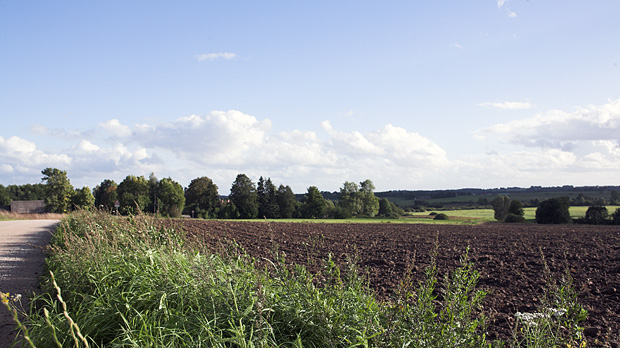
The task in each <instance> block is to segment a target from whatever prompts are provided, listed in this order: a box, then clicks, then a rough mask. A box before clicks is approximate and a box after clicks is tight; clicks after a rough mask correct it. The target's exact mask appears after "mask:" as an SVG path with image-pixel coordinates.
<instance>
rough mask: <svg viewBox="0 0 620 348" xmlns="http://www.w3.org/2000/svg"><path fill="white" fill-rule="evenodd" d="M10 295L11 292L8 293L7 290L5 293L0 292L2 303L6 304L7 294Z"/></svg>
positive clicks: (7, 301)
mask: <svg viewBox="0 0 620 348" xmlns="http://www.w3.org/2000/svg"><path fill="white" fill-rule="evenodd" d="M10 295H11V294H9V293H8V292H7V293H4V292H0V299H1V300H2V303H3V304H8V303H9V296H10Z"/></svg>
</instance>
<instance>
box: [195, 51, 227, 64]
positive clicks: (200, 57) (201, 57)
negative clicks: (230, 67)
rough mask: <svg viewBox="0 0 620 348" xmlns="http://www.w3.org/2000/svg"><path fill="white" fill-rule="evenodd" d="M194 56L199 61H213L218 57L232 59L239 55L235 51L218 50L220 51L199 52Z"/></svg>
mask: <svg viewBox="0 0 620 348" xmlns="http://www.w3.org/2000/svg"><path fill="white" fill-rule="evenodd" d="M194 57H195V58H196V60H198V61H199V62H203V61H205V60H208V61H213V60H216V59H225V60H231V59H235V58H236V57H237V55H236V54H235V53H230V52H218V53H204V54H197V55H195V56H194Z"/></svg>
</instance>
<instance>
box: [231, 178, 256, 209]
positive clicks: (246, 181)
mask: <svg viewBox="0 0 620 348" xmlns="http://www.w3.org/2000/svg"><path fill="white" fill-rule="evenodd" d="M229 198H230V201H231V203H233V204H234V205H235V207H236V208H237V211H238V212H239V217H240V218H242V219H253V218H255V217H256V216H257V215H258V201H257V196H256V186H254V183H253V182H252V180H250V178H249V177H248V176H247V175H245V174H239V175H237V178H236V179H235V182H233V184H232V187H231V188H230V196H229Z"/></svg>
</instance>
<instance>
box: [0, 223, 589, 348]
mask: <svg viewBox="0 0 620 348" xmlns="http://www.w3.org/2000/svg"><path fill="white" fill-rule="evenodd" d="M207 250H208V249H207V248H206V247H205V246H203V245H202V244H200V242H199V241H198V240H190V239H188V238H187V237H185V236H184V234H183V232H182V231H181V230H179V229H177V228H171V227H164V226H163V225H160V223H159V222H158V221H157V220H153V219H151V218H148V217H146V216H143V215H140V216H135V217H130V218H122V219H119V218H116V217H114V216H112V215H110V214H105V213H102V212H94V213H91V212H86V211H79V212H74V213H72V214H71V215H69V216H68V218H66V219H65V220H63V221H62V222H61V225H60V227H59V229H58V230H57V232H56V233H55V235H54V237H53V238H52V243H51V246H50V253H49V255H48V259H47V262H46V264H47V266H48V269H49V271H50V273H49V274H48V275H47V276H45V277H43V278H44V279H43V282H42V284H41V285H42V290H43V293H42V294H41V295H39V296H37V297H35V298H34V299H33V301H32V302H33V303H37V306H33V307H32V309H31V312H30V313H29V314H28V315H27V316H23V317H25V318H26V319H27V320H28V321H27V322H26V323H24V324H22V323H21V322H20V319H19V318H18V316H17V313H16V308H17V307H16V305H15V304H14V303H15V296H12V297H10V296H9V294H4V293H2V294H0V298H1V299H2V304H4V305H5V306H6V307H7V308H8V309H9V311H10V312H11V313H13V314H14V316H15V318H16V322H17V323H18V325H20V326H19V327H20V328H22V333H23V335H22V336H21V338H20V339H21V341H20V342H17V346H22V345H23V346H29V347H35V346H38V347H82V346H84V347H87V346H88V347H93V348H95V347H222V348H223V347H351V348H353V347H416V348H417V347H420V348H421V347H491V346H498V347H501V346H512V347H551V346H580V345H579V344H580V343H581V342H580V341H579V339H580V338H581V337H582V335H581V332H582V331H581V330H582V329H581V328H579V327H578V325H577V324H578V323H579V321H580V320H582V318H584V317H585V315H587V312H586V311H585V310H584V309H583V308H582V307H581V306H580V305H579V303H578V302H577V296H576V292H575V291H574V288H573V287H572V282H571V279H570V274H568V273H567V277H565V278H563V279H562V280H561V281H560V282H559V283H558V284H556V283H555V282H553V280H552V279H551V280H548V281H547V284H549V286H548V288H547V295H548V296H546V297H545V299H546V300H544V301H543V303H544V304H545V308H553V309H556V310H560V309H561V310H563V311H565V312H564V313H565V316H564V317H563V318H560V319H559V320H560V321H558V322H557V323H559V324H558V325H556V324H555V323H556V322H554V324H553V325H549V326H545V327H544V328H545V331H540V333H539V332H532V330H530V328H536V327H537V326H534V325H530V326H525V325H528V324H526V322H524V321H523V320H522V319H521V317H519V319H518V320H519V321H518V325H522V326H518V327H517V329H521V328H523V330H515V331H516V335H515V337H514V339H513V340H512V341H511V342H508V345H507V344H506V342H501V341H496V342H490V341H488V340H487V337H486V335H485V332H486V325H487V323H486V318H485V317H484V315H482V314H480V313H481V309H482V301H483V300H484V297H485V295H486V293H485V292H484V291H482V290H477V289H476V285H477V282H478V280H479V278H480V275H479V273H478V272H477V271H476V270H475V269H474V265H473V263H472V262H471V261H470V260H469V258H468V252H467V251H465V253H464V255H463V256H462V257H461V261H460V264H459V266H458V267H457V268H456V269H454V270H452V271H450V272H447V273H446V275H445V277H443V279H439V277H438V271H437V266H436V258H435V257H433V259H432V262H431V266H429V267H428V268H426V269H425V270H424V273H425V278H424V279H423V280H422V281H420V282H416V281H414V280H413V277H412V273H411V269H412V268H410V269H409V271H408V272H407V275H406V276H405V277H404V278H403V279H402V281H401V283H400V285H399V286H398V287H397V288H396V289H395V297H394V298H393V300H392V301H385V302H382V301H379V300H377V299H376V297H375V296H374V294H373V292H372V291H371V290H370V289H369V287H368V283H367V282H366V281H365V280H364V278H362V277H361V276H359V270H358V269H357V268H356V267H355V266H354V265H355V261H354V260H351V261H350V262H348V263H347V264H348V265H350V266H349V268H344V269H341V268H339V267H338V266H337V265H336V263H335V262H334V261H333V260H332V259H331V257H328V258H327V259H326V260H325V261H324V262H323V263H322V269H321V272H320V273H319V274H316V275H315V274H312V273H310V272H309V271H308V270H307V269H306V268H304V267H303V266H299V265H289V264H287V263H286V260H285V259H284V257H283V256H282V255H281V254H279V253H277V252H274V255H273V258H272V260H265V261H266V262H267V265H268V266H267V267H264V268H263V267H260V266H259V265H258V264H257V262H256V261H255V260H254V259H252V258H251V257H249V256H248V255H246V254H245V253H244V252H243V250H241V248H239V247H238V246H236V245H235V244H234V243H232V242H231V243H230V244H229V245H226V246H223V247H222V248H221V251H220V252H219V253H218V254H212V253H210V252H209V251H207ZM435 255H436V254H435ZM554 320H555V319H554ZM539 327H542V325H540V326H539ZM545 339H546V340H547V341H543V340H545ZM550 340H553V341H550ZM541 342H542V343H548V344H542V343H541Z"/></svg>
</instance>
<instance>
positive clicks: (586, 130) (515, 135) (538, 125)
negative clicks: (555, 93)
mask: <svg viewBox="0 0 620 348" xmlns="http://www.w3.org/2000/svg"><path fill="white" fill-rule="evenodd" d="M478 133H481V134H494V135H500V136H502V137H506V138H507V139H508V140H509V141H511V142H513V143H516V144H521V145H528V146H535V147H555V148H562V147H565V146H567V145H568V146H573V145H574V144H575V143H579V142H581V143H582V145H584V144H583V142H584V141H596V140H611V141H618V140H620V135H619V134H620V99H618V100H615V101H613V100H610V101H608V103H607V104H604V105H601V106H595V105H590V106H589V107H587V108H578V109H576V110H574V111H572V112H566V111H562V110H550V111H548V112H546V113H544V114H537V115H535V116H534V117H531V118H527V119H521V120H515V121H512V122H508V123H501V124H496V125H493V126H491V127H488V128H485V129H482V130H479V131H478Z"/></svg>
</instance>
